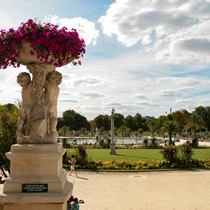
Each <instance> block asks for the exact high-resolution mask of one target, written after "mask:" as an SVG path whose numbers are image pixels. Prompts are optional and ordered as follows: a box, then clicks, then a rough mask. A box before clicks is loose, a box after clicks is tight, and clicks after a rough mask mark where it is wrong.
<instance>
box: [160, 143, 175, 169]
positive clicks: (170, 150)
mask: <svg viewBox="0 0 210 210" xmlns="http://www.w3.org/2000/svg"><path fill="white" fill-rule="evenodd" d="M161 152H162V154H163V158H164V159H165V160H166V161H168V163H169V164H170V165H172V164H176V163H177V160H178V159H177V158H178V149H177V147H173V146H168V147H165V148H164V149H163V151H161Z"/></svg>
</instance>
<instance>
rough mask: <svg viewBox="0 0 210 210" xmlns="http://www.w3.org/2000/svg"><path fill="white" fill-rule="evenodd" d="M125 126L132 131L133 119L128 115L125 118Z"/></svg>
mask: <svg viewBox="0 0 210 210" xmlns="http://www.w3.org/2000/svg"><path fill="white" fill-rule="evenodd" d="M125 125H126V126H127V127H128V128H130V129H131V130H134V122H133V117H132V116H131V115H128V116H127V117H126V118H125Z"/></svg>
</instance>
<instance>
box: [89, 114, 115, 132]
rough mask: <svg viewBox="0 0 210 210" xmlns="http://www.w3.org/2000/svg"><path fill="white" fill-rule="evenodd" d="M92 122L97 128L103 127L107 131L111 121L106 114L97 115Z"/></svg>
mask: <svg viewBox="0 0 210 210" xmlns="http://www.w3.org/2000/svg"><path fill="white" fill-rule="evenodd" d="M93 124H94V126H95V127H97V128H98V129H101V128H103V130H104V131H109V130H110V126H111V122H110V119H109V116H108V115H98V116H97V117H95V118H94V119H93Z"/></svg>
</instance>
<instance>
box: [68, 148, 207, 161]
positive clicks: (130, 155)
mask: <svg viewBox="0 0 210 210" xmlns="http://www.w3.org/2000/svg"><path fill="white" fill-rule="evenodd" d="M67 152H68V155H69V157H70V155H72V154H74V153H75V149H67ZM109 152H110V150H109V149H87V154H88V158H91V159H94V160H101V161H110V160H115V161H121V160H129V161H139V160H142V161H148V160H162V154H161V149H116V153H117V154H116V155H110V154H109ZM193 153H194V155H193V157H196V158H199V159H205V158H210V149H193Z"/></svg>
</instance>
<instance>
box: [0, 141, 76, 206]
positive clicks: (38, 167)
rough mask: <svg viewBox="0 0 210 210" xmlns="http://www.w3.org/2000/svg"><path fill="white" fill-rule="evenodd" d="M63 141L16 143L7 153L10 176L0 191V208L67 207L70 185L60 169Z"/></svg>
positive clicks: (65, 174)
mask: <svg viewBox="0 0 210 210" xmlns="http://www.w3.org/2000/svg"><path fill="white" fill-rule="evenodd" d="M64 153H65V150H64V149H63V147H62V144H60V143H58V144H57V143H56V144H15V145H12V146H11V150H10V152H8V153H7V154H6V156H7V158H8V159H9V160H10V177H9V178H7V179H6V181H5V183H4V188H3V192H0V210H17V209H21V210H28V209H30V210H48V209H49V210H66V201H67V200H68V198H69V197H70V196H71V194H72V190H73V184H72V183H70V182H68V181H67V172H66V171H65V170H64V169H63V168H62V165H63V164H62V156H63V155H64Z"/></svg>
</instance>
